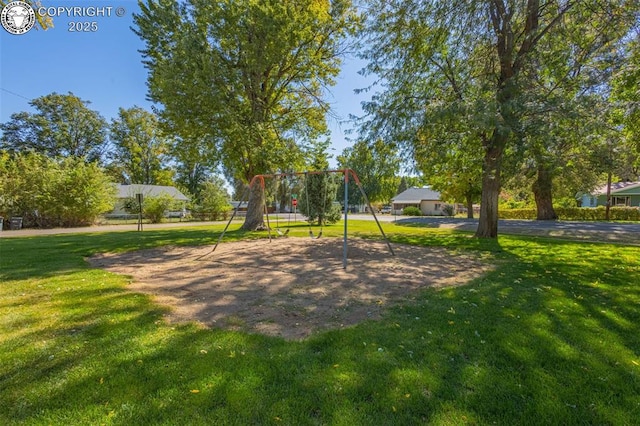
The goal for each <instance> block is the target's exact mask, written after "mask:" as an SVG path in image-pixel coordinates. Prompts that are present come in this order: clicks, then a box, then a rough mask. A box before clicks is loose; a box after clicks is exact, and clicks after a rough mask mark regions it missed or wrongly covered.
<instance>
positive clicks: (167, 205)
mask: <svg viewBox="0 0 640 426" xmlns="http://www.w3.org/2000/svg"><path fill="white" fill-rule="evenodd" d="M174 204H175V200H174V199H173V197H171V195H169V194H164V193H163V194H160V195H155V196H145V197H144V198H143V199H142V215H143V216H144V217H145V218H147V219H149V221H150V222H151V223H160V222H162V221H163V220H164V216H165V213H166V212H167V211H169V210H171V208H172V207H173V205H174Z"/></svg>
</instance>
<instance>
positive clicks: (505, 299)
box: [0, 221, 640, 426]
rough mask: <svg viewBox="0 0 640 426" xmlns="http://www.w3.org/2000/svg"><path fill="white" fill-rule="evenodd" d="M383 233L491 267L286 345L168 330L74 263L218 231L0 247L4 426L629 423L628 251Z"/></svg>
mask: <svg viewBox="0 0 640 426" xmlns="http://www.w3.org/2000/svg"><path fill="white" fill-rule="evenodd" d="M237 226H238V225H237V224H234V225H232V229H235V228H237ZM349 226H350V235H354V236H355V235H358V236H362V237H374V238H377V236H378V232H377V228H376V227H375V223H371V222H357V221H353V222H351V221H350V224H349ZM384 227H385V231H386V232H387V233H388V235H389V237H390V238H391V240H392V241H393V242H395V243H408V244H418V245H425V246H445V247H448V248H450V249H452V250H456V251H466V250H471V251H474V252H476V253H477V254H478V255H479V256H481V257H482V258H484V259H485V260H486V261H487V262H491V263H493V264H495V269H494V270H493V271H492V272H490V273H488V274H486V275H484V276H483V277H481V278H479V279H477V280H475V281H472V282H471V283H469V284H468V285H466V286H462V287H457V288H449V289H443V290H425V291H423V292H422V293H420V294H418V295H417V298H416V301H415V303H412V304H411V305H406V306H400V307H396V308H394V309H392V310H390V311H389V312H388V313H387V314H386V315H385V317H384V319H383V320H381V321H368V322H365V323H362V324H360V325H358V326H356V327H352V328H347V329H342V330H335V331H330V332H325V333H322V334H317V335H314V336H313V337H311V338H309V339H307V340H304V341H301V342H288V341H284V340H282V339H279V338H273V337H265V336H260V335H251V334H245V333H241V332H231V331H223V330H216V329H212V330H210V329H204V328H201V327H198V326H197V325H195V324H182V325H170V324H167V323H165V322H164V321H163V320H162V314H163V312H164V308H163V307H161V306H158V305H155V304H154V303H152V302H151V301H150V299H149V298H148V297H147V296H144V295H141V294H136V293H132V292H129V291H128V290H127V283H128V278H127V277H125V276H119V275H115V274H112V273H108V272H105V271H102V270H97V269H92V268H90V267H89V265H88V264H87V263H86V262H85V261H84V257H85V256H89V255H91V254H94V253H98V252H105V251H125V250H136V249H140V248H148V247H154V246H160V245H168V244H171V245H200V244H210V243H212V242H215V240H216V239H217V236H218V232H219V231H220V230H221V227H218V228H212V227H207V228H188V229H187V228H184V229H175V230H154V231H145V232H143V233H137V232H113V233H93V234H77V235H59V236H46V237H30V238H5V239H0V424H3V425H12V424H43V425H44V424H47V425H49V424H54V425H59V424H62V425H75V424H78V425H80V424H81V425H87V424H126V425H130V424H160V423H164V424H172V425H187V424H189V425H192V424H207V425H212V424H215V425H223V424H237V425H247V424H256V425H257V424H259V425H262V424H265V425H269V424H274V425H278V424H282V425H316V424H331V425H350V426H351V425H373V424H375V425H402V424H406V425H414V424H444V425H448V424H450V425H459V424H501V425H513V424H541V425H543V424H544V425H547V424H562V425H568V424H614V425H631V424H638V422H639V420H638V419H640V247H637V246H636V247H632V246H621V245H609V244H595V243H592V244H589V243H581V242H568V241H554V240H551V239H542V238H531V237H512V236H502V237H500V239H499V240H498V241H497V242H496V241H484V240H478V239H475V238H473V237H472V236H471V235H470V234H467V233H458V232H453V231H441V230H433V229H425V228H420V227H418V226H396V225H393V224H385V225H384ZM306 232H307V229H306V227H304V226H302V225H300V226H297V227H295V228H294V229H293V230H292V231H291V234H292V235H300V236H303V235H306ZM341 233H342V227H341V225H339V224H337V225H334V226H331V227H325V229H324V235H325V236H332V235H333V236H340V235H341ZM261 235H262V236H264V233H262V234H255V233H241V232H239V231H232V232H231V233H230V234H229V235H228V236H227V237H225V241H231V240H233V239H239V238H254V237H258V236H261ZM323 238H324V237H323ZM338 243H339V242H338ZM247 279H249V277H247ZM417 279H419V278H418V277H417Z"/></svg>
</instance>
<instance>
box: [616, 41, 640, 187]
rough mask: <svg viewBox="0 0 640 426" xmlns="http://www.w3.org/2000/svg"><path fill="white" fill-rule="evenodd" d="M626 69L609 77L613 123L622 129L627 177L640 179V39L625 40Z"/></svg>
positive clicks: (619, 70) (623, 68)
mask: <svg viewBox="0 0 640 426" xmlns="http://www.w3.org/2000/svg"><path fill="white" fill-rule="evenodd" d="M624 51H625V66H624V67H621V68H619V69H618V70H617V72H616V73H615V74H614V75H613V78H612V98H613V101H614V104H615V105H616V109H615V112H614V113H613V117H612V121H613V123H614V124H616V125H618V126H622V136H623V141H622V145H623V147H622V150H623V151H624V152H625V153H626V161H624V162H625V163H626V164H627V167H628V169H629V170H628V171H627V173H626V174H627V175H628V176H629V177H633V178H635V179H640V91H639V90H638V87H640V40H639V39H638V38H637V37H636V38H633V39H631V40H629V41H628V43H627V45H626V47H625V49H624Z"/></svg>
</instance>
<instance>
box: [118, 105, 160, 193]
mask: <svg viewBox="0 0 640 426" xmlns="http://www.w3.org/2000/svg"><path fill="white" fill-rule="evenodd" d="M110 140H111V144H112V149H111V150H110V151H109V153H108V155H107V157H108V159H109V169H110V171H111V172H112V174H113V175H114V176H115V177H116V178H117V180H118V181H119V182H120V183H124V184H132V183H140V184H147V185H171V184H172V180H171V170H169V168H168V167H167V161H168V157H169V148H170V143H169V138H168V137H166V136H165V135H163V134H162V132H161V131H160V127H159V124H158V120H157V118H156V116H155V114H152V113H150V112H148V111H146V110H144V109H143V108H140V107H133V108H129V109H124V108H120V110H119V112H118V118H115V119H113V120H112V121H111V127H110Z"/></svg>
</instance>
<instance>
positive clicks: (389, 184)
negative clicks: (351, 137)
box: [338, 140, 400, 205]
mask: <svg viewBox="0 0 640 426" xmlns="http://www.w3.org/2000/svg"><path fill="white" fill-rule="evenodd" d="M338 165H339V167H340V168H349V169H353V170H355V172H356V173H357V175H358V177H359V178H360V182H361V183H362V187H363V189H364V192H365V193H366V194H367V198H369V201H371V202H372V203H376V202H378V203H385V204H386V203H388V202H389V201H390V200H391V198H393V196H394V195H396V189H397V188H398V185H399V184H400V178H399V177H397V175H398V173H399V171H400V158H399V157H398V153H397V150H396V149H395V147H394V146H393V145H392V144H387V143H385V142H383V141H382V140H377V141H375V142H374V143H373V144H371V145H369V144H367V143H366V142H365V141H358V142H356V143H355V144H354V145H353V146H352V147H348V148H345V149H344V150H343V151H342V155H340V156H338ZM343 190H344V182H343V183H342V189H341V191H343ZM361 197H362V195H361V194H360V192H359V191H351V192H350V194H349V198H350V199H349V204H350V205H352V204H362V203H364V200H362V199H361Z"/></svg>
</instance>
